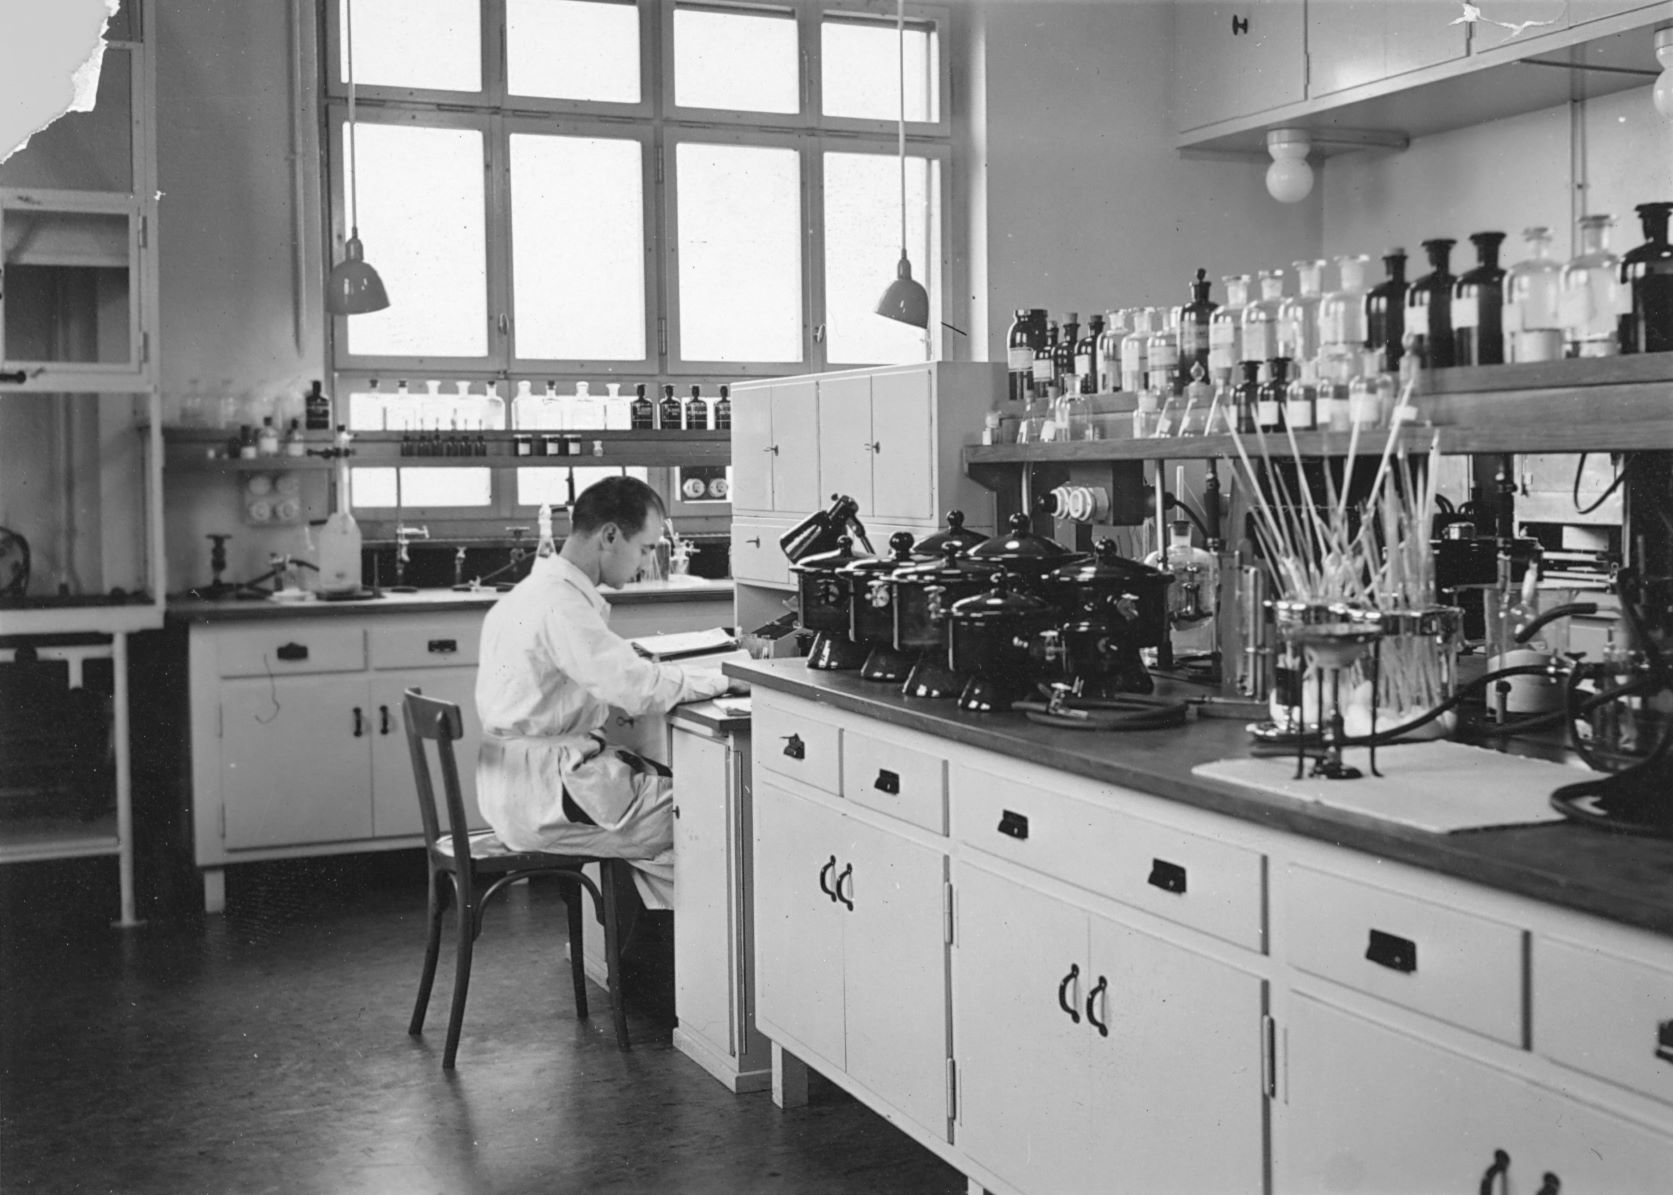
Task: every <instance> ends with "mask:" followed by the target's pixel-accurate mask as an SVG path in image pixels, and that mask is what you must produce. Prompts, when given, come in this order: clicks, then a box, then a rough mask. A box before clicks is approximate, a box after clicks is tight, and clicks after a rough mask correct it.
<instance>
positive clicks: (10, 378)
mask: <svg viewBox="0 0 1673 1195" xmlns="http://www.w3.org/2000/svg"><path fill="white" fill-rule="evenodd" d="M28 380H29V374H28V373H27V372H26V371H24V370H21V369H15V370H12V371H11V372H10V373H0V382H3V383H5V384H6V385H8V386H21V385H23V383H25V382H27V381H28Z"/></svg>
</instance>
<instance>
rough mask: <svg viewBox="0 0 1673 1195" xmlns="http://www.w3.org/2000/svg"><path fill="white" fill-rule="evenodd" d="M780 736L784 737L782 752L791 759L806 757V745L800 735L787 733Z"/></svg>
mask: <svg viewBox="0 0 1673 1195" xmlns="http://www.w3.org/2000/svg"><path fill="white" fill-rule="evenodd" d="M781 737H782V738H783V739H784V753H785V754H786V755H788V756H789V757H790V758H791V759H806V758H807V746H806V745H805V744H804V743H803V742H802V736H801V735H799V734H787V735H783V736H781Z"/></svg>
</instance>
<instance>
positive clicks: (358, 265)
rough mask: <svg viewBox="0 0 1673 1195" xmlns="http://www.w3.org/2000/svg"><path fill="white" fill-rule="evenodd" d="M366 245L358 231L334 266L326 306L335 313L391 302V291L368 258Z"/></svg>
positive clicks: (360, 312)
mask: <svg viewBox="0 0 1673 1195" xmlns="http://www.w3.org/2000/svg"><path fill="white" fill-rule="evenodd" d="M365 253H366V251H365V249H364V248H363V247H362V246H361V244H360V237H359V235H358V233H357V234H355V235H352V236H350V237H349V239H348V241H347V242H346V243H345V244H344V245H343V260H342V261H340V262H338V263H337V264H336V265H334V266H332V267H331V275H330V277H329V278H327V279H326V292H325V307H326V310H327V311H329V312H331V314H333V315H364V314H366V313H367V312H369V311H382V310H383V309H384V308H385V307H388V306H389V295H388V293H387V292H386V291H385V290H384V289H383V279H382V278H379V277H378V272H377V271H376V270H374V269H373V268H372V267H371V266H370V265H368V264H367V263H366V260H365Z"/></svg>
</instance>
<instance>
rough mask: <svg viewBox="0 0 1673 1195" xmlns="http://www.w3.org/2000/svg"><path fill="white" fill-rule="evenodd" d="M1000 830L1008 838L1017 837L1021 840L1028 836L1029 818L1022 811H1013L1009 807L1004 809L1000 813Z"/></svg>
mask: <svg viewBox="0 0 1673 1195" xmlns="http://www.w3.org/2000/svg"><path fill="white" fill-rule="evenodd" d="M999 832H1000V833H1001V834H1003V835H1005V836H1006V837H1007V838H1015V839H1016V840H1017V841H1018V842H1021V841H1023V840H1024V839H1026V838H1027V837H1028V818H1026V817H1025V816H1023V815H1022V814H1020V813H1012V812H1011V811H1010V810H1009V809H1002V810H1000V813H999Z"/></svg>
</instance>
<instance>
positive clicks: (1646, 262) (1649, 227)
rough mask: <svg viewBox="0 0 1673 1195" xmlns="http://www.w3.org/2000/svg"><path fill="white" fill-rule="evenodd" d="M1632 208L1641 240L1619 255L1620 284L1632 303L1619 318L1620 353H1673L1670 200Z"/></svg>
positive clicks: (1671, 208)
mask: <svg viewBox="0 0 1673 1195" xmlns="http://www.w3.org/2000/svg"><path fill="white" fill-rule="evenodd" d="M1634 210H1635V211H1636V212H1637V213H1638V219H1639V221H1640V222H1641V223H1642V224H1643V226H1644V243H1643V244H1642V245H1639V246H1638V247H1637V248H1636V249H1629V250H1627V251H1626V252H1625V253H1623V254H1621V283H1622V285H1623V286H1625V287H1626V288H1627V290H1628V298H1629V299H1630V300H1631V302H1632V310H1631V311H1629V312H1627V313H1626V314H1625V315H1623V316H1622V317H1621V329H1620V337H1621V352H1623V353H1668V352H1673V245H1670V244H1668V241H1667V221H1668V216H1669V214H1673V203H1641V204H1639V205H1638V206H1637V208H1635V209H1634Z"/></svg>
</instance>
